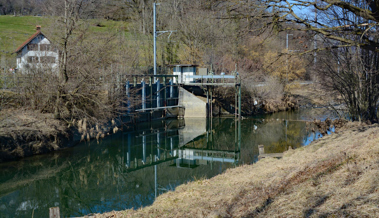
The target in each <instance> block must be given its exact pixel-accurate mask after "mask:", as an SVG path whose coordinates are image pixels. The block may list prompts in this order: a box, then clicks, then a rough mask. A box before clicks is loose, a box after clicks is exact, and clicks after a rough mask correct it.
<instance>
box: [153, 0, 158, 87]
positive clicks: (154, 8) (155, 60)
mask: <svg viewBox="0 0 379 218" xmlns="http://www.w3.org/2000/svg"><path fill="white" fill-rule="evenodd" d="M157 4H158V5H159V3H155V2H154V3H153V14H154V15H153V17H154V18H153V22H154V33H153V34H154V76H156V75H157V22H156V19H157V12H156V5H157ZM154 81H155V78H154Z"/></svg>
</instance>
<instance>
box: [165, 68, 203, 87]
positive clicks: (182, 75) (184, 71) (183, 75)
mask: <svg viewBox="0 0 379 218" xmlns="http://www.w3.org/2000/svg"><path fill="white" fill-rule="evenodd" d="M198 66H199V65H196V64H173V65H168V67H171V68H172V69H173V71H172V74H173V75H177V76H178V81H176V78H174V83H176V82H178V83H191V82H194V79H193V78H188V77H187V76H193V75H196V71H197V67H198Z"/></svg>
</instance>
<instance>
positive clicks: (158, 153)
mask: <svg viewBox="0 0 379 218" xmlns="http://www.w3.org/2000/svg"><path fill="white" fill-rule="evenodd" d="M160 135H161V134H160V133H159V130H158V133H157V156H158V159H161V148H160V147H161V142H160Z"/></svg>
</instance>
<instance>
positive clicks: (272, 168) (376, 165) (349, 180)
mask: <svg viewBox="0 0 379 218" xmlns="http://www.w3.org/2000/svg"><path fill="white" fill-rule="evenodd" d="M378 160H379V125H377V124H376V125H370V126H367V125H361V124H356V123H348V124H347V125H346V126H345V127H344V129H341V130H338V131H337V132H336V133H333V134H331V135H327V136H324V137H323V138H321V139H319V140H318V141H315V142H313V143H312V144H310V145H308V146H306V147H302V148H300V149H296V150H290V151H287V152H286V153H285V154H284V157H283V158H282V159H273V158H265V159H263V160H261V161H258V162H257V163H256V164H253V165H244V166H241V167H237V168H234V169H229V170H227V171H226V172H225V173H223V174H221V175H219V176H216V177H214V178H211V179H205V180H197V181H193V182H190V183H188V184H185V185H181V186H179V187H178V188H177V189H176V190H175V191H174V192H168V193H165V194H163V195H161V196H159V197H158V198H157V200H156V201H155V203H154V204H153V205H152V206H149V207H145V208H142V209H138V210H126V211H119V212H110V213H106V214H97V215H93V217H378V216H379V207H378V205H379V162H378ZM91 217H92V216H91Z"/></svg>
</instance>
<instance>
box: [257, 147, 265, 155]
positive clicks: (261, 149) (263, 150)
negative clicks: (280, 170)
mask: <svg viewBox="0 0 379 218" xmlns="http://www.w3.org/2000/svg"><path fill="white" fill-rule="evenodd" d="M258 151H259V155H262V154H264V153H265V147H264V145H258Z"/></svg>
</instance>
